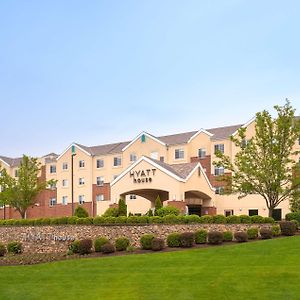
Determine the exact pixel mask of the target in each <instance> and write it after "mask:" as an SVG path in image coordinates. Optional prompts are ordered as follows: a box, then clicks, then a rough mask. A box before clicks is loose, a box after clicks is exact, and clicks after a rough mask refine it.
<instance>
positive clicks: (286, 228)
mask: <svg viewBox="0 0 300 300" xmlns="http://www.w3.org/2000/svg"><path fill="white" fill-rule="evenodd" d="M279 225H280V229H281V234H282V235H286V236H292V235H295V233H296V230H297V228H296V225H295V223H293V222H292V221H281V222H279Z"/></svg>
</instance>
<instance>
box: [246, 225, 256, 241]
mask: <svg viewBox="0 0 300 300" xmlns="http://www.w3.org/2000/svg"><path fill="white" fill-rule="evenodd" d="M247 235H248V239H249V240H255V239H257V237H258V229H257V228H256V227H250V228H249V229H248V230H247Z"/></svg>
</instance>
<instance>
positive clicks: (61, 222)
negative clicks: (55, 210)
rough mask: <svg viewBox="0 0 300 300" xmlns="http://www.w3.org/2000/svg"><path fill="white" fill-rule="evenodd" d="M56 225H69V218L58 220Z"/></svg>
mask: <svg viewBox="0 0 300 300" xmlns="http://www.w3.org/2000/svg"><path fill="white" fill-rule="evenodd" d="M56 224H58V225H65V224H68V217H60V218H57V219H56Z"/></svg>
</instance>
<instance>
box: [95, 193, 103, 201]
mask: <svg viewBox="0 0 300 300" xmlns="http://www.w3.org/2000/svg"><path fill="white" fill-rule="evenodd" d="M96 201H104V195H103V194H99V195H96Z"/></svg>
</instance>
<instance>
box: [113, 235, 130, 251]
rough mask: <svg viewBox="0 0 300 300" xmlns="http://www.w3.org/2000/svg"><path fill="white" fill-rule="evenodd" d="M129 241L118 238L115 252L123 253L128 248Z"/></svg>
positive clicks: (124, 238)
mask: <svg viewBox="0 0 300 300" xmlns="http://www.w3.org/2000/svg"><path fill="white" fill-rule="evenodd" d="M129 244H130V242H129V239H128V238H126V237H120V238H118V239H116V249H117V251H124V250H126V249H127V247H128V246H129Z"/></svg>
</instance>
